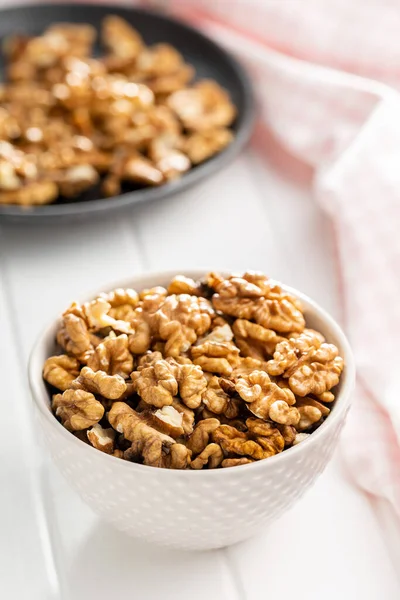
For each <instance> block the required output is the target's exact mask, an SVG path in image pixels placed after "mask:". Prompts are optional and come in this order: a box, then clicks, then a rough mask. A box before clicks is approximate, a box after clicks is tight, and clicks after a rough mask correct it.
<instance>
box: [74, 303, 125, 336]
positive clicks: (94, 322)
mask: <svg viewBox="0 0 400 600" xmlns="http://www.w3.org/2000/svg"><path fill="white" fill-rule="evenodd" d="M110 309H111V304H110V303H109V302H107V301H106V300H104V298H101V297H99V298H96V299H95V300H92V301H91V302H85V303H84V304H82V305H81V304H77V303H73V304H71V306H70V307H69V308H68V309H67V310H66V311H65V313H64V315H68V314H73V315H76V316H77V317H79V318H81V319H82V320H83V321H84V322H85V324H86V327H87V328H88V330H89V331H91V332H96V331H100V330H101V329H104V328H106V327H111V328H112V329H114V330H115V331H118V332H120V333H132V331H133V330H132V328H131V326H130V324H129V323H128V322H126V321H118V320H116V319H114V318H112V317H111V316H110V315H109V311H110Z"/></svg>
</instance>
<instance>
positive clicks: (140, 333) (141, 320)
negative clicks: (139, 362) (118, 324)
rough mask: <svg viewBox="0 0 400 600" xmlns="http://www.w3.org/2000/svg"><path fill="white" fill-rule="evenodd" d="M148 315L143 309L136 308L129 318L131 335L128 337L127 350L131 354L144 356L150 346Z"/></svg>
mask: <svg viewBox="0 0 400 600" xmlns="http://www.w3.org/2000/svg"><path fill="white" fill-rule="evenodd" d="M149 319H150V317H149V315H148V314H147V313H146V312H144V311H143V308H137V309H136V310H135V311H134V314H133V316H131V320H130V324H131V328H132V331H133V333H131V335H130V336H129V350H130V352H132V354H144V353H145V352H147V351H148V350H149V349H150V345H151V326H150V323H149Z"/></svg>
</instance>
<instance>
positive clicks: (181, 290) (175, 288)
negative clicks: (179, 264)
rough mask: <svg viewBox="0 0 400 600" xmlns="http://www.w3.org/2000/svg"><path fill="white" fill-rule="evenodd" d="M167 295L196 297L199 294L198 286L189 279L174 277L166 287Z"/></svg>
mask: <svg viewBox="0 0 400 600" xmlns="http://www.w3.org/2000/svg"><path fill="white" fill-rule="evenodd" d="M168 294H190V295H193V296H198V295H199V294H200V284H199V283H198V282H196V281H194V279H191V278H190V277H184V276H183V275H176V277H174V278H173V279H172V280H171V282H170V284H169V286H168Z"/></svg>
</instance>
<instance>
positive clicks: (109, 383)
mask: <svg viewBox="0 0 400 600" xmlns="http://www.w3.org/2000/svg"><path fill="white" fill-rule="evenodd" d="M72 387H74V388H75V389H84V390H87V391H88V392H92V394H100V395H101V396H104V398H107V399H108V400H118V399H120V398H121V397H122V396H123V395H124V393H125V392H126V389H127V385H126V382H125V381H124V379H123V378H122V377H121V376H120V375H107V373H105V372H104V371H93V370H92V369H91V368H90V367H83V369H82V371H81V372H80V375H79V377H77V378H76V379H75V381H74V382H73V383H72Z"/></svg>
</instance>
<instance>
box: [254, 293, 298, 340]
mask: <svg viewBox="0 0 400 600" xmlns="http://www.w3.org/2000/svg"><path fill="white" fill-rule="evenodd" d="M253 318H254V320H255V321H256V323H258V324H259V325H262V326H263V327H265V328H266V329H273V330H275V331H276V332H278V333H286V332H289V331H298V332H301V331H303V329H304V327H305V320H304V316H303V313H302V312H301V310H299V308H298V305H297V303H296V302H295V301H294V300H293V299H292V298H291V297H288V296H283V297H282V298H278V299H276V300H269V299H264V298H260V300H258V301H257V302H256V303H255V306H254V311H253Z"/></svg>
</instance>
